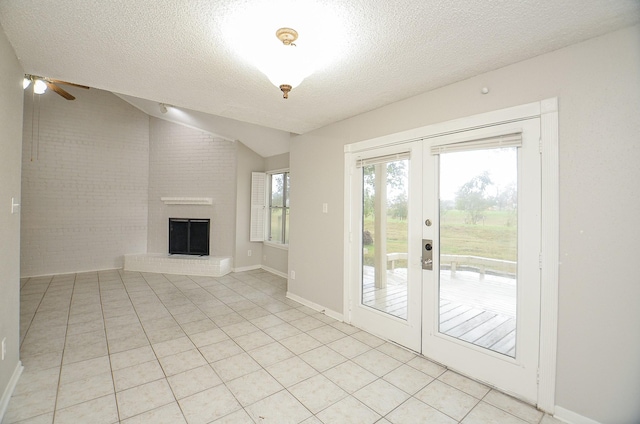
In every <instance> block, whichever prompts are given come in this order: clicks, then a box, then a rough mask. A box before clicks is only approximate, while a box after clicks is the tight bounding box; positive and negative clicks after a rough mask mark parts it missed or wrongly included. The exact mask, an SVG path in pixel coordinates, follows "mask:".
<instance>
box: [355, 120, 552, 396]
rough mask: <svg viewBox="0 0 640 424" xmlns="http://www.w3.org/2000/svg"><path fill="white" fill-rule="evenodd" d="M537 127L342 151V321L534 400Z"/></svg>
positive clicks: (528, 123) (522, 124)
mask: <svg viewBox="0 0 640 424" xmlns="http://www.w3.org/2000/svg"><path fill="white" fill-rule="evenodd" d="M539 140H540V120H539V119H538V118H535V119H527V120H522V121H518V122H511V123H506V124H501V125H494V126H487V127H484V128H480V129H475V130H469V131H461V132H454V133H451V134H447V135H441V136H433V137H428V138H423V139H417V140H414V141H409V142H401V143H396V144H395V145H393V146H387V147H376V148H372V149H366V150H363V151H361V152H354V153H349V154H347V160H346V162H345V164H346V166H347V170H348V172H349V174H348V175H349V178H348V180H349V184H348V187H347V188H348V190H349V192H350V199H351V202H350V206H351V207H350V209H349V210H350V212H349V213H351V217H350V218H349V219H348V228H347V231H349V233H350V239H351V240H352V242H351V243H350V244H349V246H350V252H348V254H349V262H348V263H349V264H350V265H349V266H350V273H349V275H350V277H349V280H350V284H348V287H349V292H348V293H346V294H347V296H348V298H349V299H350V300H349V314H348V315H349V318H350V320H351V322H352V323H353V324H354V325H356V326H359V327H361V328H364V329H366V330H368V331H370V332H372V333H374V334H378V335H380V336H381V337H384V338H386V339H388V340H391V341H394V342H396V343H398V344H400V345H402V346H405V347H407V348H409V349H412V350H414V351H417V352H420V353H422V354H423V355H425V356H426V357H428V358H430V359H432V360H435V361H438V362H440V363H443V364H444V365H446V366H448V367H449V368H451V369H454V370H457V371H459V372H461V373H463V374H465V375H468V376H471V377H473V378H475V379H478V380H481V381H484V382H486V383H488V384H490V385H493V386H495V387H498V388H500V389H502V390H504V391H507V392H510V393H512V394H514V395H517V396H518V397H520V398H523V399H525V400H527V401H529V402H532V403H534V404H535V403H536V401H537V366H538V352H539V327H540V265H539V257H540V256H539V255H540V238H541V236H540V234H541V224H540V218H541V217H540V213H541V212H540V211H541V207H540V198H541V188H540V187H541V175H540V153H539V144H538V143H539Z"/></svg>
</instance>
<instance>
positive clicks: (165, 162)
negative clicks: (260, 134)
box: [127, 118, 236, 256]
mask: <svg viewBox="0 0 640 424" xmlns="http://www.w3.org/2000/svg"><path fill="white" fill-rule="evenodd" d="M149 137H150V139H149V233H148V242H147V251H148V252H149V253H168V251H169V235H168V234H169V230H168V229H169V218H208V219H210V220H211V227H210V231H211V236H210V248H209V250H210V254H211V256H233V255H234V253H235V251H234V246H235V214H236V147H235V145H234V143H233V142H229V141H220V140H218V139H215V138H214V136H213V135H211V134H209V133H206V132H203V131H199V130H195V129H192V128H188V127H185V126H183V125H179V124H174V123H171V122H168V121H164V120H162V119H157V118H150V132H149ZM161 197H211V198H212V199H213V205H211V206H199V205H166V204H164V203H163V202H162V201H161V200H160V198H161ZM127 253H136V252H127Z"/></svg>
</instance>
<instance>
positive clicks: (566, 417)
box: [553, 405, 601, 424]
mask: <svg viewBox="0 0 640 424" xmlns="http://www.w3.org/2000/svg"><path fill="white" fill-rule="evenodd" d="M553 417H554V418H556V419H558V420H560V421H564V422H566V423H571V424H601V423H600V422H598V421H596V420H592V419H591V418H587V417H583V416H582V415H580V414H577V413H575V412H573V411H570V410H568V409H565V408H563V407H561V406H557V405H556V407H555V413H554V414H553Z"/></svg>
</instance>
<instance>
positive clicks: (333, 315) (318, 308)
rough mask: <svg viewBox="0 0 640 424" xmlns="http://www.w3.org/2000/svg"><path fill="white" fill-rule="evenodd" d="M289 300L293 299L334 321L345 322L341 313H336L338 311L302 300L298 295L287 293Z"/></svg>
mask: <svg viewBox="0 0 640 424" xmlns="http://www.w3.org/2000/svg"><path fill="white" fill-rule="evenodd" d="M287 299H291V300H295V301H296V302H298V303H302V304H303V305H304V306H307V307H309V308H311V309H313V310H315V311H318V312H321V313H323V314H325V315H326V316H328V317H331V318H333V319H336V320H338V321H340V322H343V321H344V319H343V318H344V317H343V315H342V314H341V313H340V312H336V311H332V310H331V309H327V308H325V307H324V306H322V305H318V304H317V303H313V302H311V301H309V300H307V299H305V298H302V297H300V296H298V295H296V294H293V293H291V292H287Z"/></svg>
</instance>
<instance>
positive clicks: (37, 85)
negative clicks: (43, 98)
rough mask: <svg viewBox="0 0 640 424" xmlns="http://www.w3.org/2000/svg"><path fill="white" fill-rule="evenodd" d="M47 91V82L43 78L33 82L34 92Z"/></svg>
mask: <svg viewBox="0 0 640 424" xmlns="http://www.w3.org/2000/svg"><path fill="white" fill-rule="evenodd" d="M45 91H47V84H45V83H44V81H42V80H41V79H37V80H36V81H35V82H34V83H33V92H34V93H36V94H44V92H45Z"/></svg>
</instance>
